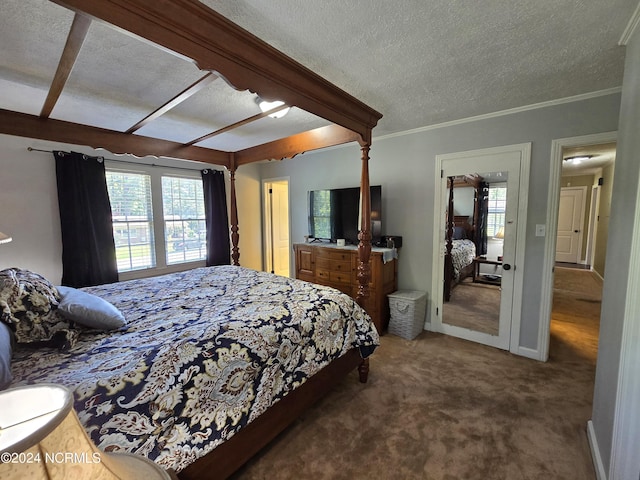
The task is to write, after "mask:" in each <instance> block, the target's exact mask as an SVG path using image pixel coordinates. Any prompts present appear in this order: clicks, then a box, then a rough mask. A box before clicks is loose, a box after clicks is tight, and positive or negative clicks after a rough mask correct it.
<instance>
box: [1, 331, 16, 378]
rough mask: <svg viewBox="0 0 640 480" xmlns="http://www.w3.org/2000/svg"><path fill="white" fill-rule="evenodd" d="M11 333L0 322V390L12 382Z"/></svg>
mask: <svg viewBox="0 0 640 480" xmlns="http://www.w3.org/2000/svg"><path fill="white" fill-rule="evenodd" d="M12 339H13V332H12V331H11V329H10V328H9V325H7V324H6V323H3V322H0V390H2V389H5V388H7V387H8V386H9V384H10V383H11V380H13V377H12V376H11V355H12V354H13V345H12Z"/></svg>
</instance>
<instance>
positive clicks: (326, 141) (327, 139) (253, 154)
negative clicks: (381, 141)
mask: <svg viewBox="0 0 640 480" xmlns="http://www.w3.org/2000/svg"><path fill="white" fill-rule="evenodd" d="M359 140H360V136H359V135H358V134H357V133H356V132H353V131H351V130H349V129H347V128H344V127H341V126H340V125H327V126H326V127H320V128H316V129H314V130H309V131H307V132H303V133H298V134H297V135H292V136H290V137H287V138H282V139H280V140H275V141H273V142H268V143H263V144H262V145H257V146H255V147H250V148H246V149H244V150H239V151H237V152H236V153H235V159H236V164H237V165H238V166H240V165H246V164H248V163H253V162H258V161H261V160H282V159H285V158H293V157H295V156H296V155H298V154H300V153H304V152H309V151H311V150H317V149H320V148H326V147H333V146H335V145H342V144H344V143H350V142H357V141H359Z"/></svg>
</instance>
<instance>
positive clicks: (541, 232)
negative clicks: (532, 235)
mask: <svg viewBox="0 0 640 480" xmlns="http://www.w3.org/2000/svg"><path fill="white" fill-rule="evenodd" d="M545 234H546V226H545V225H540V224H538V225H536V237H544V236H545Z"/></svg>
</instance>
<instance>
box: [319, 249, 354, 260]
mask: <svg viewBox="0 0 640 480" xmlns="http://www.w3.org/2000/svg"><path fill="white" fill-rule="evenodd" d="M352 257H353V253H352V252H351V251H345V250H335V249H332V248H316V259H319V258H326V259H328V260H330V261H332V262H351V258H352Z"/></svg>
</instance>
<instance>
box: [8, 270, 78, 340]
mask: <svg viewBox="0 0 640 480" xmlns="http://www.w3.org/2000/svg"><path fill="white" fill-rule="evenodd" d="M59 301H60V296H59V294H58V292H57V290H56V288H55V287H54V286H53V285H52V284H51V283H50V282H49V281H48V280H47V279H46V278H44V277H43V276H42V275H39V274H37V273H34V272H30V271H29V270H21V269H19V268H8V269H6V270H2V271H0V320H1V321H3V322H4V323H6V324H8V325H9V326H10V327H11V329H12V330H13V332H14V334H15V339H16V342H17V343H24V344H31V345H43V346H51V347H57V348H60V349H63V350H64V349H67V348H71V347H72V346H73V345H75V343H76V341H77V339H78V332H77V331H76V330H74V329H73V328H71V324H70V323H69V322H68V321H67V320H65V318H64V317H63V316H62V315H61V314H60V313H59V312H58V310H57V309H58V302H59Z"/></svg>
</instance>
